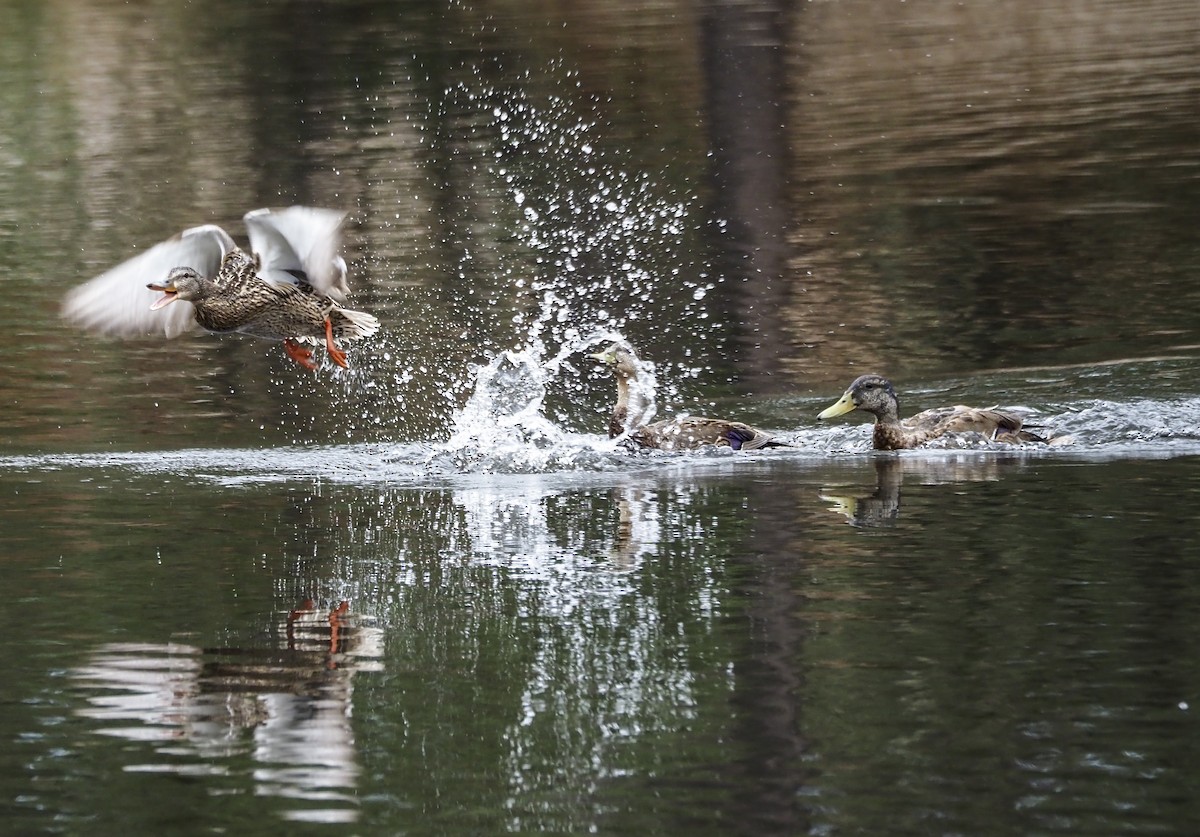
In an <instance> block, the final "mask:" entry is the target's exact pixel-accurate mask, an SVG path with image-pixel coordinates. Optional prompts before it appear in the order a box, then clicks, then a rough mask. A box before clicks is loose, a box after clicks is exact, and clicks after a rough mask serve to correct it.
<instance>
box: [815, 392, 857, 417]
mask: <svg viewBox="0 0 1200 837" xmlns="http://www.w3.org/2000/svg"><path fill="white" fill-rule="evenodd" d="M854 407H855V404H854V396H853V395H852V394H851V393H850V391H849V390H847V391H846V394H845V395H843V396H842V397H841V398H839V399H838V400H837V401H835V402H834V403H833V404H830V405H829V406H828V407H826V408H825V409H824V410H822V411H821V412H819V413H817V418H819V419H831V418H836V417H837V416H844V415H845V414H846V413H848V412H850V411H851V410H853V409H854Z"/></svg>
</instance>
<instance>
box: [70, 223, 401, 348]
mask: <svg viewBox="0 0 1200 837" xmlns="http://www.w3.org/2000/svg"><path fill="white" fill-rule="evenodd" d="M344 218H345V213H344V212H337V211H335V210H331V209H313V208H311V207H305V206H293V207H291V208H289V209H284V210H279V211H271V210H269V209H256V210H254V211H253V212H248V213H246V215H245V216H244V218H243V220H244V221H245V223H246V230H247V231H248V233H249V236H250V249H251V252H252V255H251V254H247V253H246V252H244V251H242V250H241V249H239V248H238V247H237V246H236V245H235V244H234V241H233V238H231V237H230V235H229V233H227V232H225V230H223V229H221V228H220V227H218V226H216V225H214V224H205V225H204V226H200V227H193V228H191V229H188V230H184V231H183V232H182V233H180V234H179V235H177V236H175V237H173V238H171V239H169V240H167V241H164V242H162V243H160V244H157V245H155V246H154V247H151V248H150V249H149V250H147V251H146V252H145V253H143V254H141V255H139V256H135V257H133V258H132V259H129V260H128V261H125V262H122V263H121V264H119V265H117V266H116V267H114V268H112V269H111V270H109V271H107V272H106V273H103V274H101V275H100V276H97V277H96V278H95V279H92V280H91V281H89V282H86V283H85V284H83V285H81V286H80V287H78V288H76V289H74V290H73V291H71V293H70V294H68V295H67V298H66V299H65V300H64V302H63V308H62V313H63V316H64V317H65V318H66V319H67V320H68V321H70V322H72V323H74V324H75V325H77V326H80V327H81V328H85V329H88V330H89V331H94V332H98V333H101V334H112V335H119V336H124V337H133V336H139V335H155V334H161V335H165V336H166V337H174V336H176V335H178V334H181V333H183V332H185V331H190V330H192V329H194V328H195V327H197V326H199V327H201V328H204V329H207V330H208V331H215V332H230V331H236V332H241V333H242V334H249V335H253V336H255V337H265V338H268V339H274V340H283V341H284V348H285V349H286V351H287V353H288V355H289V356H290V357H291V358H293V359H294V360H296V362H298V363H300V364H301V365H303V366H305V367H307V368H309V369H315V368H316V363H314V362H313V359H312V353H311V352H310V351H308V350H307V349H305V348H303V347H302V346H301V345H300V343H313V344H318V345H319V344H320V343H322V342H324V344H325V349H326V351H327V352H328V354H329V357H330V359H331V360H332V361H333V362H334V363H336V364H337V365H339V366H342V367H344V366H346V353H345V352H344V351H342V350H341V349H339V348H338V346H337V344H336V343H335V342H334V341H335V340H336V339H338V338H341V339H343V340H357V339H359V338H362V337H369V336H371V335H372V334H374V333H375V332H376V331H377V330H378V328H379V321H378V320H376V319H375V318H374V317H373V316H371V315H370V314H366V313H363V312H362V311H351V310H349V309H346V308H343V307H342V304H341V303H342V300H344V299H345V297H346V293H347V292H348V290H349V287H348V286H347V284H346V263H345V261H343V260H342V258H341V256H339V255H337V247H338V230H339V229H340V227H341V224H342V220H343V219H344ZM147 288H148V289H149V290H152V291H161V292H162V294H163V295H162V296H161V297H158V298H157V299H156V298H155V297H154V296H153V295H151V294H149V293H147V290H146V289H147ZM177 301H183V302H187V303H190V304H189V305H177V306H174V307H173V308H172V309H171V311H169V312H166V311H163V309H165V308H166V307H167V306H168V305H171V304H172V303H174V302H177Z"/></svg>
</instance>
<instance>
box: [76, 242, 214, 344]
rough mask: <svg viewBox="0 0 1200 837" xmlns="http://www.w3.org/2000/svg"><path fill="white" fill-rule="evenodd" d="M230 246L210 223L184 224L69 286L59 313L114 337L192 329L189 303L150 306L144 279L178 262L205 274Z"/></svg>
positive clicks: (158, 275)
mask: <svg viewBox="0 0 1200 837" xmlns="http://www.w3.org/2000/svg"><path fill="white" fill-rule="evenodd" d="M234 249H235V245H234V243H233V239H232V238H231V237H230V236H229V233H227V232H225V230H223V229H221V228H220V227H218V226H216V225H215V224H204V225H203V226H199V227H192V228H191V229H187V230H184V231H183V232H181V233H179V234H178V235H175V236H172V237H171V238H169V239H167V240H166V241H163V242H161V243H159V244H155V245H154V246H153V247H151V248H150V249H149V250H147V251H146V252H144V253H141V254H139V255H137V256H134V257H133V258H131V259H127V260H126V261H123V262H121V263H120V264H119V265H117V266H116V267H114V268H111V269H110V270H107V271H105V272H104V273H101V274H100V275H99V276H97V277H95V278H94V279H91V280H89V281H87V282H85V283H84V284H82V285H80V286H79V287H77V288H74V289H73V290H71V291H70V292H69V293H68V294H67V295H66V297H65V298H64V299H63V304H62V312H61V313H62V316H63V318H64V319H66V320H67V321H68V322H70V323H71V324H72V325H74V326H77V327H79V328H82V329H85V330H87V331H91V332H94V333H97V334H106V335H110V336H114V337H152V336H160V337H175V336H177V335H179V334H182V333H184V332H186V331H192V330H194V329H195V328H196V326H197V324H196V321H195V318H194V317H193V312H192V306H191V305H189V304H186V303H181V304H178V305H172V306H170V307H169V308H165V309H159V310H151V305H153V303H154V301H155V298H156V297H157V296H158V295H157V294H156V293H155V292H154V291H151V290H150V289H148V288H147V287H146V285H147V283H149V282H157V281H161V280H162V279H163V278H164V277H165V276H166V275H167V274H168V273H170V271H171V269H172V268H175V267H180V266H187V267H191V268H193V269H195V271H196V272H197V273H199V274H200V275H202V276H205V277H207V278H210V279H211V278H212V277H214V276H216V274H217V272H218V271H219V270H220V268H221V262H222V260H223V259H224V258H225V254H226V253H229V252H230V251H232V250H234Z"/></svg>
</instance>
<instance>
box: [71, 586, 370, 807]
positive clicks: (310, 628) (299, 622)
mask: <svg viewBox="0 0 1200 837" xmlns="http://www.w3.org/2000/svg"><path fill="white" fill-rule="evenodd" d="M280 629H281V631H283V632H286V638H282V637H281V642H280V643H279V644H272V645H271V646H267V647H244V646H243V647H234V648H205V649H201V648H197V647H195V646H191V645H183V644H176V643H172V644H159V643H142V644H131V643H124V644H120V643H110V644H105V645H101V646H100V647H98V648H97V649H95V650H94V651H93V652H92V653H91V654H90V655H89V658H88V662H87V663H86V665H84V666H83V667H81V668H78V669H76V670H75V671H73V672H72V674H73V677H74V680H75V682H76V684H77V685H79V686H80V687H83V688H84V689H85V690H86V691H85V693H84V699H85V701H86V705H85V706H83V707H81V708H80V709H78V710H77V714H78V715H80V716H81V717H85V718H88V719H90V720H92V721H94V722H96V724H97V731H98V732H102V733H104V734H107V735H116V736H120V737H124V738H127V739H129V740H131V741H141V742H150V743H151V744H152V745H153V746H154V749H155V752H156V757H157V759H158V761H157V763H154V764H153V768H152V769H155V770H161V771H165V772H170V771H178V772H179V773H180V774H182V775H189V774H194V773H196V772H197V771H203V770H211V771H213V772H214V773H216V772H221V771H224V770H227V769H229V766H230V765H231V764H240V763H241V762H242V758H243V756H244V755H246V754H249V755H250V756H252V758H253V770H252V774H251V775H252V776H253V780H254V782H255V789H256V793H259V794H262V795H268V796H277V797H283V798H285V799H289V800H296V801H297V802H298V806H301V807H297V808H296V809H295V810H292V811H289V812H287V815H288V816H289V818H292V819H295V818H302V817H306V818H317V819H320V820H321V821H335V822H349V821H353V820H354V819H356V818H357V801H356V788H357V783H358V775H359V773H360V768H359V765H358V751H357V748H356V746H355V742H354V730H353V728H352V726H351V723H350V718H351V706H352V699H353V689H352V682H353V677H354V675H355V674H356V673H358V672H362V671H378V670H380V668H381V666H382V664H381V662H380V657H381V655H382V645H383V643H382V640H383V633H382V631H381V630H380V629H379V628H377V627H374V626H372V625H366V624H362V622H361V620H359V619H358V618H355V617H354V616H352V615H351V614H350V613H349V607H348V605H346V604H345V603H342V604H341V605H339V606H338V607H337V608H335V609H334V610H333V611H332V612H330V611H327V610H319V609H317V608H315V607H313V606H312V602H305V603H304V604H303V605H301V606H300V607H299V608H297V609H296V610H293V611H291V612H290V613H287V614H286V617H285V618H284V619H283V620H282V624H281V625H280ZM131 722H132V723H131ZM197 757H199V758H200V759H201V762H200V763H197V761H196V758H197Z"/></svg>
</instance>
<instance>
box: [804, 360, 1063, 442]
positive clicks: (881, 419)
mask: <svg viewBox="0 0 1200 837" xmlns="http://www.w3.org/2000/svg"><path fill="white" fill-rule="evenodd" d="M852 410H863V411H865V412H868V413H871V414H872V415H874V416H875V432H874V434H873V436H872V441H873V443H874V445H875V449H876V450H903V449H905V448H915V447H919V446H920V445H923V444H925V443H926V442H929V441H932V440H934V439H937V438H939V437H941V436H945V435H946V434H947V433H970V432H975V433H982V434H983V435H984V436H986V437H987V438H988V439H989V440H990V441H993V442H1007V443H1010V444H1016V443H1020V442H1045V441H1046V440H1045V439H1043V438H1042V437H1041V436H1038V435H1037V434H1036V433H1031V432H1029V431H1028V430H1023V429H1022V428H1021V417H1020V416H1018V415H1015V414H1013V413H1009V412H1005V411H1003V410H998V409H996V408H995V407H986V408H979V407H963V406H957V407H937V408H935V409H932V410H926V411H924V412H922V413H917V414H916V415H915V416H911V417H910V418H906V419H904V420H903V421H901V420H900V402H899V400H898V399H897V398H896V390H895V388H893V386H892V382H891V381H889V380H888V379H887V378H884V377H882V376H880V375H862V376H860V377H858V378H855V379H854V382H853V383H852V384H850V387H849V389H847V390H846V392H845V393H844V394H843V395H842V397H841V398H839V399H838V400H837V402H836V403H834V404H832V405H831V406H829V407H826V408H825V409H824V410H822V411H821V412H820V413H819V414H818V415H817V418H819V419H830V418H833V417H835V416H840V415H844V414H846V413H849V412H851V411H852Z"/></svg>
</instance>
